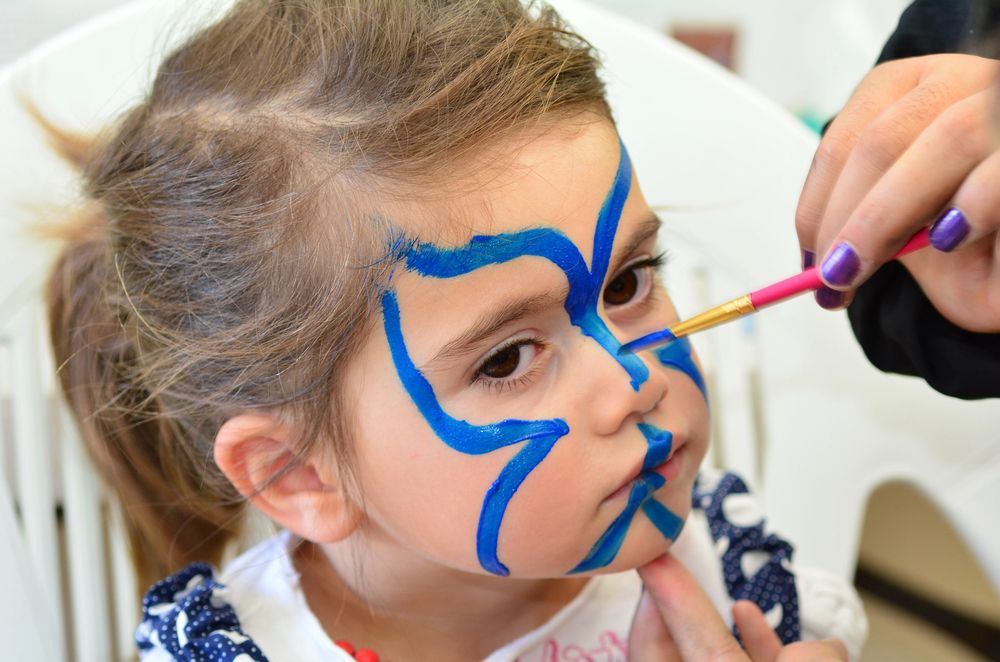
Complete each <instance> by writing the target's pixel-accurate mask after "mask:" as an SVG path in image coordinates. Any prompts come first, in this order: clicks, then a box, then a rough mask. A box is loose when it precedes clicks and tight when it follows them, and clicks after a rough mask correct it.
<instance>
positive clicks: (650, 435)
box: [570, 423, 683, 572]
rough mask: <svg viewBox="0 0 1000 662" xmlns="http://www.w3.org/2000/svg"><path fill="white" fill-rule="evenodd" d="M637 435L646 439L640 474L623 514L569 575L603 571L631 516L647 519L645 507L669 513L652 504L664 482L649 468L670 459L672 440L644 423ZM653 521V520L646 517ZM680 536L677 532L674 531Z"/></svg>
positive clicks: (647, 512)
mask: <svg viewBox="0 0 1000 662" xmlns="http://www.w3.org/2000/svg"><path fill="white" fill-rule="evenodd" d="M638 427H639V431H640V432H642V435H643V436H644V437H646V444H647V447H646V456H645V457H644V458H643V460H642V472H641V473H640V474H639V477H638V478H636V481H635V484H633V485H632V489H631V491H629V494H628V503H627V504H625V510H623V511H622V512H621V513H620V514H619V515H618V517H616V518H615V520H614V521H613V522H612V523H611V526H609V527H608V528H607V530H606V531H605V532H604V533H603V534H602V535H601V537H600V538H599V539H598V540H597V542H596V543H594V546H593V547H591V548H590V551H589V552H588V553H587V556H586V557H584V559H583V561H580V563H579V565H577V566H576V567H575V568H573V569H572V570H571V571H570V572H587V571H588V570H596V569H598V568H603V567H604V566H606V565H608V564H609V563H611V562H612V561H614V559H615V556H617V555H618V550H619V549H621V546H622V542H624V540H625V534H626V533H627V532H628V527H629V525H631V524H632V518H633V517H634V516H635V514H636V512H637V511H638V510H639V508H642V509H643V512H644V513H646V514H647V515H648V514H649V511H647V510H646V505H647V504H649V503H656V505H658V506H660V510H663V511H666V512H667V513H670V511H669V510H667V509H666V508H664V507H663V506H662V505H660V504H659V503H657V502H656V501H654V500H653V493H654V492H656V490H658V489H660V488H661V487H663V485H664V483H666V482H667V481H666V479H665V478H664V477H663V476H661V475H660V474H658V473H653V471H652V470H653V468H655V467H658V466H660V465H661V464H663V463H664V462H665V461H666V460H667V458H668V457H669V456H670V449H671V447H672V444H673V438H674V436H673V435H672V434H671V433H670V432H669V431H667V430H661V429H660V428H658V427H656V426H655V425H650V424H648V423H639V425H638ZM655 514H656V516H657V517H660V518H661V519H662V517H661V516H660V514H659V512H656V513H655ZM670 514H671V515H673V517H674V519H675V520H679V521H680V522H681V525H683V520H681V518H679V517H677V515H674V514H673V513H670ZM650 519H653V517H650ZM653 524H655V525H656V528H657V529H660V530H661V531H662V530H663V528H662V527H661V526H660V525H659V524H658V523H657V520H656V519H653ZM677 532H678V533H679V532H680V529H677ZM676 537H677V536H676V535H674V536H673V537H671V538H670V539H671V540H674V539H676Z"/></svg>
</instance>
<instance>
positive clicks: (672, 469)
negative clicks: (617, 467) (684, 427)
mask: <svg viewBox="0 0 1000 662" xmlns="http://www.w3.org/2000/svg"><path fill="white" fill-rule="evenodd" d="M684 446H685V440H684V438H683V437H681V436H680V435H674V437H673V443H672V446H671V448H670V454H669V455H668V456H667V458H666V460H664V461H663V462H661V463H659V464H657V465H656V466H653V467H650V468H644V466H645V458H643V459H642V460H640V461H638V462H637V463H636V464H635V467H634V469H633V470H632V471H631V472H630V473H629V474H628V478H626V479H625V480H624V481H623V482H622V483H621V485H619V486H618V488H616V489H615V491H614V492H612V493H611V494H609V495H608V497H607V498H606V499H605V501H611V500H614V499H617V498H619V497H623V496H627V495H628V493H629V492H630V491H631V489H632V485H634V484H635V483H636V481H638V480H640V479H641V478H642V477H643V476H646V475H649V474H654V473H655V474H659V475H660V476H662V477H663V478H665V479H666V480H667V482H668V483H669V482H670V481H672V480H675V479H676V478H677V475H678V473H680V469H681V464H682V458H683V456H685V455H686V453H685V450H686V449H685V448H684Z"/></svg>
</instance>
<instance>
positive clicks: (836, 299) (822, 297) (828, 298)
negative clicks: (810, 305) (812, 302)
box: [816, 287, 844, 310]
mask: <svg viewBox="0 0 1000 662" xmlns="http://www.w3.org/2000/svg"><path fill="white" fill-rule="evenodd" d="M816 303H818V304H819V307H820V308H825V309H826V310H838V309H840V308H843V307H844V293H843V292H838V291H837V290H831V289H830V288H829V287H821V288H819V289H818V290H816Z"/></svg>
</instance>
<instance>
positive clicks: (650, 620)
mask: <svg viewBox="0 0 1000 662" xmlns="http://www.w3.org/2000/svg"><path fill="white" fill-rule="evenodd" d="M628 659H629V662H681V657H680V654H679V653H678V652H677V646H676V645H674V640H673V638H672V637H671V636H670V631H669V630H668V629H667V626H666V625H665V624H664V622H663V618H662V617H661V616H660V612H659V610H658V609H657V608H656V603H655V602H654V601H653V597H652V596H651V595H650V594H649V591H643V592H642V598H641V599H640V600H639V607H638V608H637V609H636V610H635V616H634V617H633V618H632V629H631V630H630V631H629V637H628Z"/></svg>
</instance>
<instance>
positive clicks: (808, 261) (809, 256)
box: [802, 249, 816, 271]
mask: <svg viewBox="0 0 1000 662" xmlns="http://www.w3.org/2000/svg"><path fill="white" fill-rule="evenodd" d="M814 266H816V254H815V253H813V252H812V251H807V250H805V249H802V271H805V270H806V269H812V268H813V267H814Z"/></svg>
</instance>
